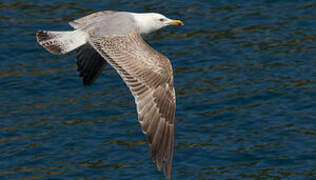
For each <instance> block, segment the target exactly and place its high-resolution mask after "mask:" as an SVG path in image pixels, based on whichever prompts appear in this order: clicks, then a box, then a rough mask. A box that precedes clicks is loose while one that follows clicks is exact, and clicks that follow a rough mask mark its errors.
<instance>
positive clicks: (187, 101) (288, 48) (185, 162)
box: [0, 0, 316, 180]
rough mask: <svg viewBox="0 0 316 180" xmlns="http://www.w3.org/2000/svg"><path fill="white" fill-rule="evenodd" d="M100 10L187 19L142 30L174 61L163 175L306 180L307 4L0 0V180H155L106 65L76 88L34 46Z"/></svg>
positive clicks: (68, 74) (310, 88) (312, 6)
mask: <svg viewBox="0 0 316 180" xmlns="http://www.w3.org/2000/svg"><path fill="white" fill-rule="evenodd" d="M104 9H114V10H126V11H135V12H151V11H154V12H161V13H163V14H165V15H166V16H168V17H170V18H174V19H181V20H183V22H184V23H185V26H183V27H180V28H179V27H168V28H165V29H163V30H161V31H159V32H157V33H154V34H151V35H149V36H148V37H146V40H147V41H148V42H149V43H150V44H151V46H152V47H154V48H155V49H157V50H158V51H160V52H162V53H163V54H165V55H166V56H168V57H169V59H170V60H171V62H172V65H173V68H174V79H175V88H176V94H177V112H176V141H175V156H174V163H173V172H172V177H173V179H201V180H202V179H313V178H316V173H315V172H316V138H315V136H316V122H315V121H316V100H315V97H316V68H315V67H316V66H315V64H316V61H315V60H316V58H315V56H316V46H315V40H316V34H315V32H316V22H315V20H316V18H315V17H316V3H315V1H311V0H305V1H285V0H284V1H282V0H275V1H269V0H265V1H264V0H257V1H230V0H223V1H218V0H217V1H212V0H209V1H206V0H199V1H181V0H170V1H145V0H143V1H141V0H138V1H129V0H120V1H118V0H112V1H97V0H89V1H88V0H86V1H84V0H82V1H75V0H69V1H61V0H59V1H57V0H50V1H44V0H28V1H22V0H19V1H18V0H10V1H9V0H1V2H0V106H1V107H0V179H164V177H163V175H162V173H161V172H158V171H157V170H156V167H155V165H154V164H153V163H152V161H151V157H150V153H149V147H148V145H147V144H146V141H145V136H144V135H143V134H142V132H141V129H140V126H139V124H138V122H137V116H136V108H135V104H134V100H133V99H132V96H131V94H130V92H129V90H128V88H127V87H126V86H125V85H124V83H123V82H122V80H121V79H120V78H119V76H118V75H117V74H116V72H115V71H114V70H113V69H112V68H110V66H107V67H106V70H105V72H104V73H103V74H102V75H101V76H100V77H99V78H98V79H97V80H96V82H95V83H94V84H93V85H92V86H89V87H85V86H83V85H82V82H81V79H80V78H79V77H78V73H77V72H76V68H77V67H76V64H75V62H76V60H75V58H74V55H72V54H71V55H68V56H55V55H52V54H50V53H48V52H47V51H45V50H44V49H43V48H42V47H40V46H39V45H38V44H37V42H36V39H35V32H36V31H37V30H39V29H44V30H69V29H71V28H70V26H69V25H68V24H67V22H68V21H70V20H72V19H74V18H78V17H82V16H84V15H87V14H89V13H92V12H95V11H98V10H104Z"/></svg>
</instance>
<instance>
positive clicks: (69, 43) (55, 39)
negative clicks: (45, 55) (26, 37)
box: [36, 30, 88, 54]
mask: <svg viewBox="0 0 316 180" xmlns="http://www.w3.org/2000/svg"><path fill="white" fill-rule="evenodd" d="M36 38H37V42H38V43H39V44H40V45H41V46H43V47H44V48H45V49H46V50H47V51H49V52H51V53H53V54H66V53H68V52H70V51H73V50H75V49H77V48H78V47H80V46H82V45H84V44H86V43H87V38H88V34H87V33H86V32H83V31H80V30H75V31H38V32H37V33H36Z"/></svg>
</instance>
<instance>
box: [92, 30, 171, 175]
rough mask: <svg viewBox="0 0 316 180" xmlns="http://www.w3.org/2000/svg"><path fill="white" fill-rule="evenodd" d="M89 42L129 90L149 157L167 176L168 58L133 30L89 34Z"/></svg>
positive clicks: (169, 112)
mask: <svg viewBox="0 0 316 180" xmlns="http://www.w3.org/2000/svg"><path fill="white" fill-rule="evenodd" d="M90 44H91V45H92V47H94V48H95V49H96V50H97V51H98V52H99V54H100V55H101V56H103V57H104V58H105V59H106V60H107V62H108V63H109V64H111V65H112V66H113V68H114V69H116V71H117V72H118V73H119V75H120V76H121V77H122V79H123V80H124V82H125V83H126V84H127V86H128V87H129V89H130V91H131V92H132V94H133V96H134V98H135V103H136V105H137V112H138V120H139V122H140V124H141V127H142V130H143V132H144V133H145V134H146V136H147V141H148V143H149V145H150V148H151V155H152V159H153V161H154V162H155V163H156V164H157V167H158V169H159V170H160V169H161V168H163V169H164V174H165V176H166V177H167V178H170V174H171V168H172V160H173V151H174V123H175V121H174V120H175V109H176V103H175V91H174V87H173V72H172V67H171V64H170V61H169V60H168V59H167V58H166V57H165V56H163V55H162V54H160V53H158V52H157V51H155V50H154V49H152V48H151V47H150V46H149V45H148V44H147V43H146V42H145V41H144V40H143V39H142V38H141V36H140V35H139V34H137V33H130V34H127V35H124V36H119V37H118V36H115V37H103V38H98V37H91V38H90Z"/></svg>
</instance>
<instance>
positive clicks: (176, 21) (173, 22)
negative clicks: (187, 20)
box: [168, 20, 184, 26]
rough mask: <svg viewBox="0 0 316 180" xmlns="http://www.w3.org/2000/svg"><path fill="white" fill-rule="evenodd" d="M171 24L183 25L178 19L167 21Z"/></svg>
mask: <svg viewBox="0 0 316 180" xmlns="http://www.w3.org/2000/svg"><path fill="white" fill-rule="evenodd" d="M168 24H169V25H171V26H183V25H184V24H183V22H182V21H180V20H172V21H171V22H169V23H168Z"/></svg>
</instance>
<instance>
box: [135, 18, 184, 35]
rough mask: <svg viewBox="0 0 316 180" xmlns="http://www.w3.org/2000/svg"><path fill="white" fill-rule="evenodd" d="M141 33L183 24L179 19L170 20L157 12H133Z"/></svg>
mask: <svg viewBox="0 0 316 180" xmlns="http://www.w3.org/2000/svg"><path fill="white" fill-rule="evenodd" d="M133 16H134V19H135V21H136V23H137V26H138V28H139V31H140V33H141V34H148V33H151V32H153V31H157V30H158V29H160V28H163V27H166V26H170V25H173V26H183V22H182V21H180V20H172V19H169V18H167V17H166V16H164V15H162V14H158V13H133Z"/></svg>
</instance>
